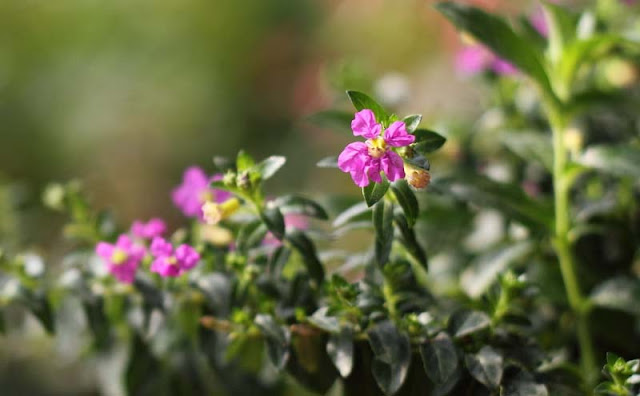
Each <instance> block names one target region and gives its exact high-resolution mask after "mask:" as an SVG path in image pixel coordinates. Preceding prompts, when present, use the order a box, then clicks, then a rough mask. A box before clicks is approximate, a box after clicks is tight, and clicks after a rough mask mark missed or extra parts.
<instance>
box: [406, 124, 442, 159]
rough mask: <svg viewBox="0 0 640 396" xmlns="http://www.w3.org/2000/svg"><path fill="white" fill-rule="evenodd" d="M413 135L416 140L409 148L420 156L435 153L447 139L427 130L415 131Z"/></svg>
mask: <svg viewBox="0 0 640 396" xmlns="http://www.w3.org/2000/svg"><path fill="white" fill-rule="evenodd" d="M413 135H414V136H415V137H416V140H415V142H414V143H413V144H412V145H411V147H413V149H414V150H415V151H417V152H418V153H420V154H422V155H426V154H429V153H431V152H433V151H436V150H437V149H439V148H440V147H442V146H443V145H444V143H445V142H446V141H447V138H445V137H444V136H442V135H440V134H438V133H436V132H433V131H429V130H427V129H416V130H415V131H414V132H413Z"/></svg>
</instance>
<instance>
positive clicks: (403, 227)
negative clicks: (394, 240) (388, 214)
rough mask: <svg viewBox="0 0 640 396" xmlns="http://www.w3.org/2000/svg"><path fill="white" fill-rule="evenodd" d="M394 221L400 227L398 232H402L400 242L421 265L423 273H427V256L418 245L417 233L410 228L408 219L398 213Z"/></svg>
mask: <svg viewBox="0 0 640 396" xmlns="http://www.w3.org/2000/svg"><path fill="white" fill-rule="evenodd" d="M393 219H394V221H395V224H396V226H397V227H398V230H399V231H400V236H399V237H398V240H399V241H400V243H401V244H402V245H403V246H404V247H405V248H406V249H407V251H408V252H409V254H411V255H412V256H413V258H415V259H416V261H417V262H418V263H419V264H420V265H421V267H422V269H423V271H427V270H428V269H429V264H428V260H427V254H426V253H425V252H424V249H423V248H422V246H420V244H419V243H418V240H417V239H416V233H415V231H414V230H413V228H411V227H409V224H408V223H407V219H406V217H405V216H402V215H401V214H399V213H397V212H396V213H395V215H394V218H393ZM412 264H413V263H412ZM416 277H419V275H418V274H416Z"/></svg>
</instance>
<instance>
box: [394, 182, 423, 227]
mask: <svg viewBox="0 0 640 396" xmlns="http://www.w3.org/2000/svg"><path fill="white" fill-rule="evenodd" d="M391 190H392V191H393V195H394V196H395V197H396V200H397V201H398V203H399V204H400V207H402V211H403V212H404V215H405V217H406V219H407V223H408V224H409V227H413V226H414V224H415V223H416V219H417V218H418V215H419V214H420V208H419V206H418V200H417V199H416V195H415V193H414V192H413V190H411V187H409V183H407V181H406V180H405V179H400V180H396V181H395V182H393V183H392V184H391Z"/></svg>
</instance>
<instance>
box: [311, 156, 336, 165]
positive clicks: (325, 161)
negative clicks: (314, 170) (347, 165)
mask: <svg viewBox="0 0 640 396" xmlns="http://www.w3.org/2000/svg"><path fill="white" fill-rule="evenodd" d="M316 166H317V167H318V168H338V157H336V156H331V157H324V158H323V159H321V160H320V161H318V162H317V163H316Z"/></svg>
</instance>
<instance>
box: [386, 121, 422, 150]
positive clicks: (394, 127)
mask: <svg viewBox="0 0 640 396" xmlns="http://www.w3.org/2000/svg"><path fill="white" fill-rule="evenodd" d="M415 140H416V137H415V136H413V135H410V134H409V133H408V132H407V128H406V126H405V125H404V122H402V121H396V122H394V123H393V124H391V125H390V126H389V128H387V129H386V130H385V131H384V141H385V142H387V144H388V145H389V146H393V147H404V146H408V145H410V144H411V143H413V142H414V141H415Z"/></svg>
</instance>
